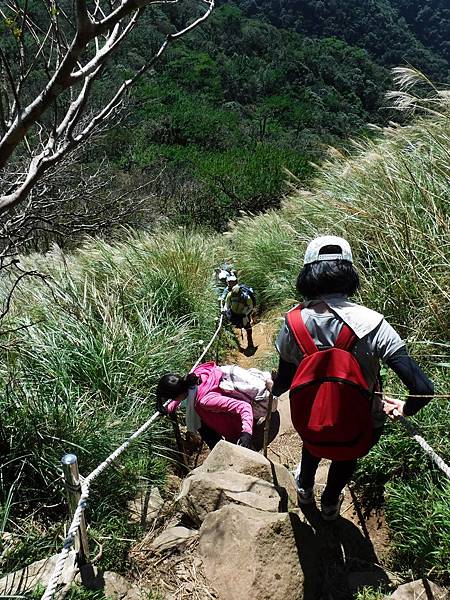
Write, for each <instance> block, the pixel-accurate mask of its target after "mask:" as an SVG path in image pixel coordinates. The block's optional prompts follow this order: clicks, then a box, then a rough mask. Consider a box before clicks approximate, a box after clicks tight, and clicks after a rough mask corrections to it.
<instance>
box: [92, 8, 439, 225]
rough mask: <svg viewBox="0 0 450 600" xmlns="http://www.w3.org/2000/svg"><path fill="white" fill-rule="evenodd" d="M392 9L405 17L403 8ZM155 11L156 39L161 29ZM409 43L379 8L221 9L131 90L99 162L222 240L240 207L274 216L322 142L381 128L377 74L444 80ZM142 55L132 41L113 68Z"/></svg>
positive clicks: (434, 51) (431, 55) (397, 22)
mask: <svg viewBox="0 0 450 600" xmlns="http://www.w3.org/2000/svg"><path fill="white" fill-rule="evenodd" d="M410 4H411V3H410ZM415 5H416V6H418V3H417V2H416V3H415ZM403 12H405V14H406V13H407V14H408V15H409V17H408V18H409V19H410V20H413V17H412V15H413V12H412V9H411V6H409V7H406V6H405V7H404V11H403ZM447 13H448V11H446V10H444V9H442V10H441V12H440V13H435V12H433V13H432V14H433V15H435V14H439V15H440V17H439V19H438V21H436V22H435V24H434V28H435V29H439V28H441V27H442V26H443V27H444V29H445V27H448V25H449V23H450V18H449V16H448V14H447ZM157 14H158V15H159V17H158V18H159V19H160V25H159V29H160V30H162V29H164V27H163V25H165V26H166V27H168V26H169V25H168V23H167V18H166V16H165V14H164V13H161V12H159V13H157ZM150 15H151V19H152V20H153V21H154V20H155V16H154V15H155V13H153V12H152V13H150ZM408 22H409V21H408ZM416 29H417V32H416ZM421 31H423V30H421ZM416 33H417V36H416ZM419 33H420V31H419V27H418V24H417V23H416V27H413V25H412V24H411V27H408V24H407V22H406V20H405V19H404V18H403V17H402V18H400V16H399V15H398V14H397V8H395V7H394V6H393V3H390V2H389V1H388V0H378V1H377V2H371V3H363V4H361V3H360V2H355V1H353V0H351V1H348V2H345V3H343V4H342V3H341V4H340V5H339V6H338V5H336V3H335V2H317V1H315V0H314V1H312V0H310V1H308V2H305V3H302V10H301V11H299V9H298V5H297V4H296V3H295V2H290V1H283V2H277V3H272V2H268V1H264V0H262V1H260V2H255V1H253V0H252V1H251V2H248V1H246V0H242V1H241V0H239V1H237V2H236V3H235V4H230V3H222V6H219V8H218V9H216V11H215V12H214V13H213V15H212V17H211V18H210V19H209V21H208V22H207V23H206V24H205V25H204V26H203V27H202V28H201V30H199V31H197V32H195V33H194V34H193V35H192V36H190V38H188V39H186V40H184V41H183V42H182V43H181V44H179V45H177V46H175V47H174V48H173V49H172V50H171V51H170V52H169V53H168V55H167V56H166V60H164V62H163V63H162V64H161V65H159V66H157V67H156V75H157V77H156V78H155V77H153V76H152V77H146V78H145V79H144V80H143V81H142V82H141V83H140V84H139V86H138V88H137V89H136V91H135V94H134V96H133V102H132V104H131V108H130V113H129V116H128V118H127V119H126V120H125V121H124V126H123V127H121V128H114V130H112V131H111V133H110V134H109V135H107V136H106V138H105V143H104V144H103V145H102V151H105V152H106V153H107V155H108V157H109V158H110V159H111V160H112V161H114V163H115V164H116V165H117V167H118V169H120V170H125V171H126V172H127V173H130V174H133V173H141V174H142V176H143V177H144V179H147V180H155V181H154V183H152V184H151V190H152V191H153V193H154V202H155V203H156V204H157V205H158V207H159V210H160V211H161V212H162V213H163V214H166V215H167V216H169V217H170V218H171V220H172V221H181V222H182V223H186V222H196V223H202V224H203V225H207V226H211V227H212V228H214V229H218V230H223V229H224V228H225V227H226V224H227V221H228V220H229V219H230V218H232V217H234V215H236V214H237V213H238V211H240V210H250V211H253V212H259V211H261V210H265V209H267V208H269V207H272V206H278V203H279V201H280V198H281V197H282V195H283V194H284V193H285V192H286V191H287V190H288V187H287V175H286V170H287V171H288V172H289V173H291V174H293V176H294V177H296V178H298V179H300V181H302V182H304V183H306V182H307V181H308V180H309V179H310V177H311V176H312V175H313V170H312V166H311V161H313V162H317V161H320V160H321V159H322V158H323V155H324V149H325V147H326V145H329V144H332V145H335V146H343V145H345V144H346V142H345V139H346V138H347V137H348V136H355V135H358V134H362V133H363V132H367V129H366V123H367V122H372V123H378V124H384V123H387V121H388V120H389V119H390V118H392V115H393V113H392V112H391V111H389V110H388V109H387V108H386V106H387V104H388V103H387V102H386V100H385V98H384V95H385V92H386V90H387V89H389V88H390V87H391V86H392V82H391V80H390V76H389V73H388V71H387V70H386V68H385V67H389V66H396V65H398V64H405V63H406V62H409V63H411V64H413V65H414V66H417V67H419V68H421V69H423V70H424V72H426V73H427V74H429V75H430V76H431V77H435V78H436V79H437V80H439V81H443V80H445V79H446V78H447V77H448V75H449V65H448V62H446V54H445V43H444V41H442V40H441V42H439V40H438V39H436V40H435V42H434V43H431V42H430V40H429V39H428V38H427V39H425V38H424V39H423V42H424V43H425V42H426V43H427V44H428V45H427V46H425V45H424V43H422V42H421V41H420V40H421V39H422V38H421V36H420V35H419ZM433 39H434V38H433ZM145 47H146V45H145V42H144V41H143V39H142V37H140V38H139V39H133V41H132V50H131V52H130V53H129V54H128V56H124V57H123V61H124V66H125V67H126V65H127V64H130V65H131V64H133V61H136V60H137V57H139V55H140V54H142V55H143V53H144V51H145ZM110 76H114V74H111V75H110ZM394 118H396V119H399V118H400V116H399V115H398V114H396V115H395V117H394ZM118 140H119V143H117V142H118ZM111 148H113V150H112V151H111ZM181 215H182V216H181Z"/></svg>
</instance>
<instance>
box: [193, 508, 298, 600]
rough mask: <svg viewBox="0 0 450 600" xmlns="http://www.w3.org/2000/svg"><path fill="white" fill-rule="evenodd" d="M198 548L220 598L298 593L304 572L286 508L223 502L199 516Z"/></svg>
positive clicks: (264, 598) (257, 599)
mask: <svg viewBox="0 0 450 600" xmlns="http://www.w3.org/2000/svg"><path fill="white" fill-rule="evenodd" d="M199 552H200V555H201V557H202V560H203V568H204V572H205V575H206V577H207V578H208V579H209V581H210V582H211V583H213V585H214V588H215V589H216V590H217V592H218V594H219V597H220V598H221V600H241V599H242V598H245V599H246V600H269V599H272V598H289V599H291V600H301V599H302V598H303V589H304V585H303V584H304V575H303V571H302V569H301V568H300V563H299V555H298V552H297V545H296V539H295V536H294V532H293V528H292V525H291V519H290V516H289V514H288V513H272V512H265V511H261V510H256V509H254V508H249V507H246V506H238V505H232V504H230V505H228V506H225V507H223V508H222V509H220V510H218V511H215V512H212V513H210V514H209V515H207V517H206V518H205V520H204V521H203V524H202V526H201V528H200V543H199Z"/></svg>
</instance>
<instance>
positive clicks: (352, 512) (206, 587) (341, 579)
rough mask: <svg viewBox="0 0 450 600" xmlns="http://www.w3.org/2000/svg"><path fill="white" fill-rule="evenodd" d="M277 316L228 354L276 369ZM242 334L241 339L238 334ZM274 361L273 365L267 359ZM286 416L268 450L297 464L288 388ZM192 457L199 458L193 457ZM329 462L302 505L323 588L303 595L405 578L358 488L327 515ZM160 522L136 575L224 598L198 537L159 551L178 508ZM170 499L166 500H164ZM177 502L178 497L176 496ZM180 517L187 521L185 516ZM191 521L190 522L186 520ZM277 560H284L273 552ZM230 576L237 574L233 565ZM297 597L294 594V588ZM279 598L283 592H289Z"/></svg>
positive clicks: (186, 593)
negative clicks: (390, 565) (312, 499)
mask: <svg viewBox="0 0 450 600" xmlns="http://www.w3.org/2000/svg"><path fill="white" fill-rule="evenodd" d="M275 327H276V324H274V323H273V321H271V322H264V321H259V322H258V323H256V324H255V325H254V328H253V337H254V343H255V345H256V346H257V351H256V352H255V354H254V355H253V356H247V355H246V354H245V353H244V352H243V351H242V348H241V349H240V351H237V352H236V353H235V354H233V355H231V356H230V357H229V358H228V360H229V362H233V363H235V364H238V365H239V366H241V367H243V368H250V367H257V368H262V369H264V370H270V366H271V365H273V364H274V353H275V349H274V343H273V340H274V333H275V329H274V328H275ZM238 340H239V341H241V342H242V339H241V338H240V336H238ZM269 365H270V366H269ZM278 408H279V412H280V416H281V426H280V432H279V434H278V436H277V438H276V439H275V440H274V441H273V442H272V443H271V445H270V446H269V451H268V458H269V459H271V460H274V461H276V462H278V463H281V464H282V465H284V466H286V467H287V468H288V469H289V471H291V472H293V471H294V470H295V468H296V466H297V463H298V460H299V457H300V454H301V440H300V438H299V436H298V434H297V432H296V431H295V430H294V428H293V426H292V423H291V419H290V410H289V398H288V394H284V395H283V396H282V397H280V399H279V407H278ZM208 454H209V452H208V450H207V449H206V447H205V446H203V448H202V449H201V451H199V452H197V455H196V456H195V459H194V456H191V459H190V460H191V463H190V467H191V468H194V467H196V466H199V465H201V464H202V462H203V461H204V460H205V458H206V457H207V456H208ZM192 461H194V462H192ZM327 471H328V465H327V461H322V463H321V464H320V466H319V469H318V472H317V477H316V487H315V491H316V504H313V505H309V506H305V507H302V508H301V509H299V510H298V511H295V512H296V513H298V515H299V518H300V519H301V521H302V522H304V523H306V524H308V525H309V526H310V527H311V531H312V535H313V540H314V548H311V552H314V555H315V556H317V557H318V560H319V567H318V568H317V574H316V577H317V580H318V581H319V582H320V584H319V587H320V588H321V594H320V596H317V595H316V594H314V597H312V596H311V595H310V594H308V593H305V595H304V600H352V598H354V597H355V594H356V592H357V590H358V589H359V590H361V589H362V588H363V587H364V586H372V587H373V588H375V589H377V588H378V587H379V586H383V587H384V588H385V589H386V587H389V586H394V587H395V586H396V585H397V584H398V583H400V581H399V580H398V577H397V576H396V574H395V573H391V572H389V570H388V569H387V567H386V566H384V564H383V563H384V561H385V558H386V556H387V550H388V529H387V526H386V524H385V521H384V517H383V513H382V512H371V513H370V514H363V508H362V506H360V504H359V503H358V500H357V498H356V496H355V495H354V494H353V493H352V491H351V490H349V489H348V488H347V489H346V493H345V499H344V503H343V505H342V509H341V517H342V518H339V519H338V520H337V521H335V522H332V523H329V522H324V521H323V519H322V518H321V516H320V511H319V508H318V507H320V494H321V492H322V490H323V488H324V486H325V482H326V477H327ZM180 484H181V479H180V478H179V477H177V476H176V475H171V476H169V479H168V487H167V489H166V490H165V495H166V498H169V499H170V497H172V498H175V497H176V495H177V493H178V490H179V486H180ZM168 504H169V510H168V512H167V516H166V517H164V518H163V520H162V521H160V522H159V523H158V522H156V521H155V523H154V525H153V526H152V528H151V530H150V531H149V532H148V533H147V535H146V536H145V538H144V539H143V540H140V541H139V542H138V543H137V544H136V545H135V546H134V547H133V549H132V551H131V553H130V558H131V563H132V564H133V571H134V573H133V574H134V577H133V578H134V579H135V581H136V580H137V581H138V583H139V585H143V586H149V587H151V588H152V589H154V587H155V586H156V587H157V588H158V589H160V590H161V592H162V596H161V597H162V598H164V599H167V600H182V599H185V598H189V599H192V600H208V599H211V598H213V599H215V598H218V596H217V595H216V593H215V591H214V589H213V588H212V587H211V585H210V584H209V583H208V581H207V580H206V578H205V577H204V575H203V573H202V561H201V560H200V559H199V556H198V553H197V540H196V538H193V539H192V541H189V542H188V543H187V544H185V545H184V546H183V549H181V548H180V549H179V548H176V547H175V548H173V549H171V550H169V551H168V552H165V553H162V554H161V555H160V556H158V555H156V556H155V555H154V553H153V552H152V544H153V542H154V540H155V538H156V537H157V536H158V535H159V534H160V533H161V532H162V531H164V530H166V529H167V528H168V527H170V526H172V525H180V519H179V516H178V515H176V514H174V515H171V512H170V506H171V504H170V502H169V503H168ZM166 505H167V500H166ZM172 506H173V503H172ZM181 524H182V523H181ZM187 525H188V526H189V524H187ZM274 559H275V560H281V561H282V560H283V557H282V556H279V557H277V556H275V557H274ZM230 576H238V574H237V573H230ZM292 597H294V596H292ZM283 599H284V597H283V598H280V599H279V600H283Z"/></svg>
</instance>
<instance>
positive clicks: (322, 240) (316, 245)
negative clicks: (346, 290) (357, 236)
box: [303, 235, 353, 265]
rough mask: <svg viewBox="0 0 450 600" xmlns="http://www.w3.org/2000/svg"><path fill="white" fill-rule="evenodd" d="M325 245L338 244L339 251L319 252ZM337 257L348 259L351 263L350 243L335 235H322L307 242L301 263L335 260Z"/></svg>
mask: <svg viewBox="0 0 450 600" xmlns="http://www.w3.org/2000/svg"><path fill="white" fill-rule="evenodd" d="M325 246H339V248H340V249H341V251H340V252H339V253H336V254H320V251H321V250H322V248H325ZM339 258H341V259H343V260H348V261H349V262H351V263H352V262H353V256H352V251H351V249H350V244H349V243H348V242H347V240H344V238H341V237H336V236H335V235H323V236H321V237H318V238H316V239H314V240H312V241H311V242H309V244H308V247H307V248H306V252H305V258H304V260H303V264H304V265H309V264H310V263H313V262H316V261H319V260H337V259H339Z"/></svg>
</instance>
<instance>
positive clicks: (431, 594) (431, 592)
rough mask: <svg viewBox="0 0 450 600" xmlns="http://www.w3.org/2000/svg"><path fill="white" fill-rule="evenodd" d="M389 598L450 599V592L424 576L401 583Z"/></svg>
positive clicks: (398, 599) (412, 599) (401, 599)
mask: <svg viewBox="0 0 450 600" xmlns="http://www.w3.org/2000/svg"><path fill="white" fill-rule="evenodd" d="M388 598H389V600H418V598H423V600H450V594H449V592H448V591H447V590H444V589H443V588H441V587H439V586H438V585H436V584H435V583H433V582H432V581H429V580H428V579H427V578H426V577H424V578H423V579H417V580H416V581H411V582H410V583H405V584H404V585H401V586H400V587H399V588H397V590H396V591H395V592H394V593H393V594H392V596H388Z"/></svg>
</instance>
